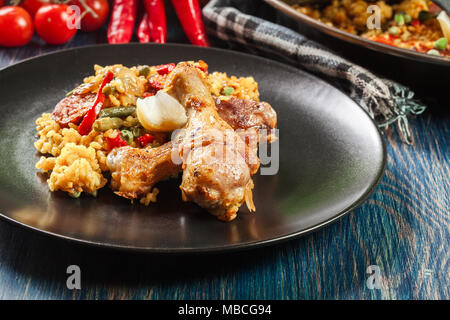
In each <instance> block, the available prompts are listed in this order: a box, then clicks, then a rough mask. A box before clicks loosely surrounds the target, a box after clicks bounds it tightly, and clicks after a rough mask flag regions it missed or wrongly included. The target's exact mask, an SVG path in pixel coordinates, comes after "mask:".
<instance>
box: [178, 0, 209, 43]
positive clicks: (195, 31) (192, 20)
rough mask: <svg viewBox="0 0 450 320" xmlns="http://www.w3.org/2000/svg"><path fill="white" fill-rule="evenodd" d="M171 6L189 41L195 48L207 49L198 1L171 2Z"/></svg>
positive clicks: (206, 38) (181, 0)
mask: <svg viewBox="0 0 450 320" xmlns="http://www.w3.org/2000/svg"><path fill="white" fill-rule="evenodd" d="M172 4H173V6H174V8H175V11H176V12H177V15H178V18H179V19H180V22H181V25H182V26H183V29H184V32H185V33H186V35H187V37H188V38H189V41H191V43H192V44H195V45H197V46H203V47H209V41H208V37H207V36H206V31H205V25H204V24H203V20H202V12H201V10H200V5H199V3H198V0H172Z"/></svg>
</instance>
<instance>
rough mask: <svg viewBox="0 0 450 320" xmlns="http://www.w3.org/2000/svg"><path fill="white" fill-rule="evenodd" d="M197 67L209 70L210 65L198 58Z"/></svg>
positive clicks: (204, 70)
mask: <svg viewBox="0 0 450 320" xmlns="http://www.w3.org/2000/svg"><path fill="white" fill-rule="evenodd" d="M197 68H199V69H200V70H202V71H203V72H208V65H207V64H206V62H205V61H203V60H198V63H197Z"/></svg>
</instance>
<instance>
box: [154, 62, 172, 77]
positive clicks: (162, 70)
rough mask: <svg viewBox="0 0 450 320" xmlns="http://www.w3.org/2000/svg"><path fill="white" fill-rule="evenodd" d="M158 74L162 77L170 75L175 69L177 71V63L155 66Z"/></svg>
mask: <svg viewBox="0 0 450 320" xmlns="http://www.w3.org/2000/svg"><path fill="white" fill-rule="evenodd" d="M155 68H156V72H158V74H160V75H162V76H163V75H165V74H169V73H170V72H171V71H172V70H173V69H175V63H168V64H160V65H159V66H155Z"/></svg>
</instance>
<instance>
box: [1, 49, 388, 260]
mask: <svg viewBox="0 0 450 320" xmlns="http://www.w3.org/2000/svg"><path fill="white" fill-rule="evenodd" d="M110 46H111V45H110V44H94V45H86V46H76V47H72V48H67V49H63V50H56V51H53V52H48V53H45V54H41V55H37V56H33V57H29V58H26V59H23V60H21V61H19V62H17V63H14V64H11V65H8V66H6V67H4V68H2V69H0V78H1V76H2V74H4V72H11V70H12V69H14V68H15V67H17V66H20V65H23V64H26V63H29V62H30V61H34V60H39V59H41V58H43V57H48V56H52V55H58V54H61V53H67V52H70V51H78V50H83V49H93V48H100V47H110ZM113 46H116V47H127V46H137V47H177V48H191V49H192V48H196V49H198V50H200V51H202V50H205V51H216V52H220V53H224V54H232V55H236V56H245V57H247V58H251V59H255V60H260V61H261V62H268V63H271V64H275V65H279V66H280V67H283V68H286V69H288V70H291V71H293V72H296V73H302V74H306V75H308V76H310V77H312V78H313V79H314V80H316V81H318V82H322V83H324V84H325V85H327V86H330V87H332V88H333V89H335V90H337V91H339V92H340V93H341V94H343V95H344V96H346V97H347V98H348V99H349V100H350V101H352V102H353V104H354V106H355V107H357V108H358V110H360V111H362V112H363V114H364V115H365V116H366V117H367V119H368V120H369V121H370V123H372V125H373V126H374V128H375V129H376V130H375V132H376V135H377V138H378V141H379V142H380V144H381V148H382V150H381V151H382V154H381V156H382V159H381V163H380V164H379V170H378V171H377V172H376V178H375V179H374V180H373V181H372V183H371V184H370V186H369V187H368V188H367V190H366V191H365V192H364V194H362V195H361V196H360V197H359V198H358V200H356V201H354V202H353V203H352V204H351V205H350V206H348V207H347V208H345V209H343V210H341V211H340V212H338V213H336V214H334V215H333V217H330V218H329V219H327V220H325V221H322V222H321V223H318V224H315V225H314V226H311V227H309V228H307V229H303V230H299V231H295V232H291V233H288V234H285V235H282V236H277V237H272V238H269V239H265V240H255V241H250V242H247V243H241V244H234V245H226V246H213V247H202V248H191V247H179V248H152V247H137V246H132V245H120V244H111V243H104V242H100V241H93V240H85V239H79V238H75V237H71V236H67V235H62V234H58V233H55V232H52V231H49V230H43V229H39V228H37V227H34V226H31V225H28V224H26V223H24V222H21V221H18V220H15V219H13V218H12V217H9V216H7V215H6V214H4V213H2V212H0V218H1V219H3V221H6V222H9V223H11V224H12V225H15V226H20V227H24V228H25V229H26V230H27V229H28V230H31V231H34V232H37V233H38V234H41V235H45V236H49V237H55V238H57V239H61V240H65V241H68V242H70V243H75V244H78V245H88V246H91V247H96V248H105V249H113V250H120V251H128V252H142V253H148V254H192V253H201V254H205V253H206V254H208V253H211V254H212V253H220V252H231V251H233V252H234V251H242V250H248V249H256V248H261V247H265V246H268V245H273V244H278V243H281V242H286V241H288V240H293V239H297V238H299V237H301V236H304V235H306V234H308V233H312V232H314V231H317V230H319V229H321V228H323V227H325V226H327V225H329V224H331V223H333V222H335V221H337V220H339V219H341V218H342V217H344V216H345V215H347V214H348V213H350V212H352V211H354V210H355V209H357V208H358V207H360V206H361V205H362V204H363V203H364V202H366V200H367V199H368V198H369V197H370V195H372V194H373V193H374V192H375V190H376V188H377V187H378V185H379V183H380V181H381V179H382V178H383V176H384V172H385V170H386V163H387V148H386V142H385V139H384V137H383V133H382V132H381V131H380V129H379V128H378V126H377V124H376V123H375V121H374V120H373V119H372V118H371V117H370V116H369V114H368V113H367V111H366V110H364V109H363V108H361V107H360V106H359V105H358V104H357V103H356V102H355V101H354V100H353V99H351V98H350V97H349V96H348V95H347V94H346V93H345V92H343V91H341V90H340V89H339V88H337V87H335V86H333V85H331V84H330V83H328V82H327V81H325V80H323V79H321V78H319V77H317V76H315V75H313V74H311V73H308V72H306V71H304V70H301V69H298V68H295V67H293V66H291V65H288V64H285V63H281V62H278V61H276V60H271V59H268V58H264V57H260V56H256V55H252V54H248V53H243V52H239V51H233V50H227V49H222V48H204V47H193V46H192V45H188V44H179V43H166V44H157V43H126V44H115V45H113Z"/></svg>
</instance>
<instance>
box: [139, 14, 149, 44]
mask: <svg viewBox="0 0 450 320" xmlns="http://www.w3.org/2000/svg"><path fill="white" fill-rule="evenodd" d="M137 36H138V39H139V42H141V43H147V42H150V26H149V24H148V14H147V13H145V14H144V15H143V16H142V19H141V22H140V23H139V27H138V29H137Z"/></svg>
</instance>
